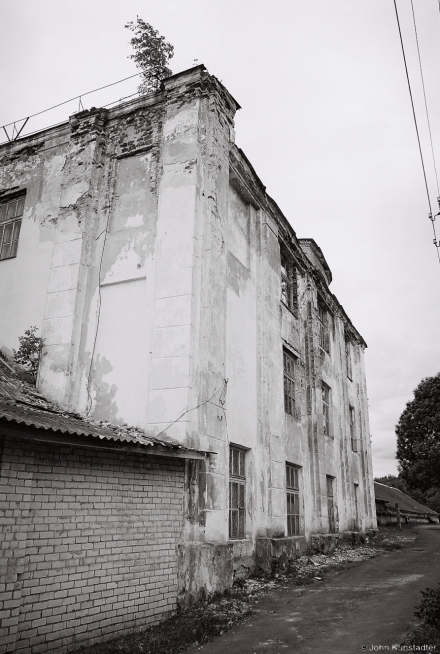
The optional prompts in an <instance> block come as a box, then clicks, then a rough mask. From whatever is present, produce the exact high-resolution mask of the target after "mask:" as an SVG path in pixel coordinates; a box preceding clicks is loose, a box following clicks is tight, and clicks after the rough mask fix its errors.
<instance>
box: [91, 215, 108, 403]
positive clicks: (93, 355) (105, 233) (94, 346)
mask: <svg viewBox="0 0 440 654" xmlns="http://www.w3.org/2000/svg"><path fill="white" fill-rule="evenodd" d="M109 221H110V215H108V216H107V223H106V225H105V229H103V230H102V232H101V233H100V234H98V236H97V237H96V238H95V241H97V240H98V239H99V238H101V236H102V235H103V234H104V242H103V244H102V250H101V259H100V261H99V269H98V304H97V307H96V329H95V337H94V340H93V348H92V354H91V357H90V368H89V374H88V376H87V387H86V391H87V407H86V408H87V411H86V416H88V415H89V413H90V411H91V410H92V406H93V400H92V394H91V392H90V386H91V382H92V372H93V359H94V357H95V349H96V342H97V340H98V330H99V321H100V318H101V304H102V297H101V270H102V261H103V259H104V251H105V244H106V241H107V234H108V226H109Z"/></svg>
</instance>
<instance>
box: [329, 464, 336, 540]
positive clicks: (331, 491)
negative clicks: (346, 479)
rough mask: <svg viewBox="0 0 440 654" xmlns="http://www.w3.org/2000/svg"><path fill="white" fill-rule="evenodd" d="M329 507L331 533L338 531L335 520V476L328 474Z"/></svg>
mask: <svg viewBox="0 0 440 654" xmlns="http://www.w3.org/2000/svg"><path fill="white" fill-rule="evenodd" d="M327 509H328V530H329V533H330V534H334V533H335V531H336V520H335V497H334V478H333V477H330V476H329V475H327Z"/></svg>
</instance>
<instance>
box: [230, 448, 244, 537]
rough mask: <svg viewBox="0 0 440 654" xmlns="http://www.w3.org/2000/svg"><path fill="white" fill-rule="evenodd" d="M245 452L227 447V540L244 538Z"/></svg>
mask: <svg viewBox="0 0 440 654" xmlns="http://www.w3.org/2000/svg"><path fill="white" fill-rule="evenodd" d="M244 459H245V450H243V449H242V448H240V447H236V446H234V445H231V446H230V447H229V538H235V539H237V538H244V535H245V534H244V524H245V520H244V518H245V510H246V507H245V498H246V472H245V467H244Z"/></svg>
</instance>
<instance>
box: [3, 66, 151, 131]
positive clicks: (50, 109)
mask: <svg viewBox="0 0 440 654" xmlns="http://www.w3.org/2000/svg"><path fill="white" fill-rule="evenodd" d="M139 75H143V73H135V75H130V76H129V77H124V79H120V80H118V81H117V82H112V83H111V84H106V85H105V86H100V87H99V88H97V89H93V91H87V93H81V95H76V96H75V97H74V98H70V100H65V101H64V102H60V103H59V104H54V106H53V107H49V108H48V109H43V111H37V113H36V114H31V115H30V116H27V117H26V118H20V119H19V120H13V121H12V123H6V125H3V126H2V127H3V128H5V127H10V126H11V125H15V124H16V123H19V122H21V121H22V120H29V118H35V116H40V115H41V114H44V113H46V112H47V111H52V109H56V108H57V107H62V106H63V105H64V104H68V103H69V102H72V101H73V100H78V99H79V98H82V97H84V96H85V95H90V94H91V93H95V92H96V91H102V89H108V88H109V86H115V84H120V83H121V82H125V81H126V80H128V79H132V78H133V77H138V76H139Z"/></svg>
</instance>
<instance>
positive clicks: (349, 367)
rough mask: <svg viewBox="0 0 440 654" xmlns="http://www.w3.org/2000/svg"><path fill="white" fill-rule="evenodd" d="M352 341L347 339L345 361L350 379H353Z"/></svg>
mask: <svg viewBox="0 0 440 654" xmlns="http://www.w3.org/2000/svg"><path fill="white" fill-rule="evenodd" d="M351 350H352V348H351V343H350V341H348V340H346V341H345V360H346V361H345V363H346V368H347V377H348V379H349V380H350V381H353V361H352V358H351Z"/></svg>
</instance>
